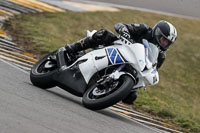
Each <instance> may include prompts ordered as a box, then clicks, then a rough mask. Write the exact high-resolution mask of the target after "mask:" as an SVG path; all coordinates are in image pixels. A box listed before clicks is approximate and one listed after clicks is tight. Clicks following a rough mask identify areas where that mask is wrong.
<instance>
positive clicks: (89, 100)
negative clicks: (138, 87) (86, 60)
mask: <svg viewBox="0 0 200 133" xmlns="http://www.w3.org/2000/svg"><path fill="white" fill-rule="evenodd" d="M118 82H119V83H118V85H117V86H116V88H115V89H114V91H110V92H108V93H107V94H103V92H102V94H103V95H101V94H99V96H98V94H97V93H96V92H95V91H97V90H98V89H97V86H96V84H94V85H92V86H91V87H89V88H88V89H87V91H86V92H85V93H84V95H83V99H82V102H83V105H84V106H85V107H86V108H89V109H91V110H100V109H104V108H107V107H109V106H112V105H114V104H116V103H117V102H119V101H121V100H122V99H123V98H125V97H126V96H127V95H128V94H129V93H130V91H131V89H132V87H133V85H134V82H133V80H132V78H131V77H130V76H128V75H122V76H121V77H120V78H119V79H118Z"/></svg>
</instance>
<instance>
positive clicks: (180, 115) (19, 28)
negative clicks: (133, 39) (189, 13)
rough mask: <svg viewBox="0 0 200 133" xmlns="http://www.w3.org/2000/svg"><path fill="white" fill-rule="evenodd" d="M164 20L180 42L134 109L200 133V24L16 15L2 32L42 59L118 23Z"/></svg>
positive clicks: (129, 16)
mask: <svg viewBox="0 0 200 133" xmlns="http://www.w3.org/2000/svg"><path fill="white" fill-rule="evenodd" d="M161 19H164V20H167V21H169V22H171V23H173V24H174V25H175V26H176V28H177V31H178V40H177V41H176V43H175V44H174V46H172V47H171V48H170V49H169V50H168V52H167V59H166V61H165V63H164V65H163V67H162V68H161V69H160V70H159V73H160V83H159V84H158V85H157V86H153V87H148V89H147V90H146V91H144V90H140V91H139V98H138V99H137V100H136V102H135V104H134V105H133V107H134V108H136V109H142V110H145V111H146V112H149V113H151V114H154V115H156V116H159V117H162V118H164V119H167V120H170V121H171V122H176V123H178V124H179V125H180V126H181V127H183V128H184V129H187V130H186V132H200V111H199V110H200V98H199V97H200V89H199V86H200V80H199V79H200V69H199V66H200V62H199V60H200V52H199V51H200V45H199V42H200V36H199V33H200V26H199V25H200V20H192V19H184V18H179V17H172V16H165V15H159V14H152V13H146V12H141V11H134V10H121V11H119V12H78V13H77V12H70V11H67V12H65V13H44V14H37V15H20V16H16V17H14V18H12V19H10V20H9V21H7V22H6V23H5V25H4V28H5V29H6V30H7V32H9V34H10V35H11V36H12V37H13V38H14V41H15V42H17V43H18V44H21V47H23V48H25V49H26V50H27V51H29V52H31V53H33V54H35V55H38V57H40V56H42V55H44V54H46V53H48V52H50V51H53V50H55V49H57V48H59V47H61V46H64V45H65V44H66V42H67V43H72V42H75V41H77V40H79V39H81V38H83V37H85V35H86V30H93V29H96V30H99V29H108V30H111V31H113V32H114V24H115V23H118V22H123V23H146V24H148V25H150V26H153V25H154V24H155V23H156V22H157V21H159V20H161Z"/></svg>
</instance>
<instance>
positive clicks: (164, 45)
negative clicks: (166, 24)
mask: <svg viewBox="0 0 200 133" xmlns="http://www.w3.org/2000/svg"><path fill="white" fill-rule="evenodd" d="M155 36H156V39H157V42H158V43H159V45H160V47H161V49H162V50H167V49H168V48H169V46H170V45H171V44H172V43H173V42H172V41H171V40H169V39H168V38H167V37H166V36H165V35H164V34H163V33H162V31H161V30H160V28H158V27H157V28H156V30H155Z"/></svg>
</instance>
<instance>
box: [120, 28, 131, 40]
mask: <svg viewBox="0 0 200 133" xmlns="http://www.w3.org/2000/svg"><path fill="white" fill-rule="evenodd" d="M119 34H120V35H121V36H123V37H125V38H126V39H130V38H131V36H130V33H129V31H128V29H127V28H126V27H123V28H121V29H119Z"/></svg>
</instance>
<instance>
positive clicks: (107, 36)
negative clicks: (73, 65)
mask: <svg viewBox="0 0 200 133" xmlns="http://www.w3.org/2000/svg"><path fill="white" fill-rule="evenodd" d="M116 39H117V37H116V36H115V35H114V34H113V33H111V32H109V31H107V30H99V31H97V32H95V33H94V35H93V36H92V37H86V38H83V39H81V40H80V41H78V42H76V43H73V44H70V45H66V46H65V48H66V51H67V52H68V53H76V52H78V51H81V50H85V49H88V48H94V47H97V46H99V45H100V44H101V45H106V46H107V45H109V44H110V43H111V42H113V41H115V40H116Z"/></svg>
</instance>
